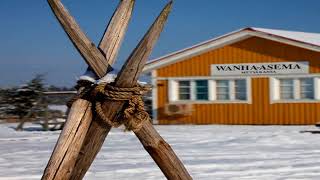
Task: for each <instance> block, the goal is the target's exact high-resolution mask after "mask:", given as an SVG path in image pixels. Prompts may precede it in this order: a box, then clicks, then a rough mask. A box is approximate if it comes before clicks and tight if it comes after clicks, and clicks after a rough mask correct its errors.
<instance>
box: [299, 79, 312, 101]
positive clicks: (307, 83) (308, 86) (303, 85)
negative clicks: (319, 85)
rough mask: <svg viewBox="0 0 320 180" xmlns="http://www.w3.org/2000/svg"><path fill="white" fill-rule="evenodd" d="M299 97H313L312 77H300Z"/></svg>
mask: <svg viewBox="0 0 320 180" xmlns="http://www.w3.org/2000/svg"><path fill="white" fill-rule="evenodd" d="M300 98H301V99H314V81H313V78H303V79H300Z"/></svg>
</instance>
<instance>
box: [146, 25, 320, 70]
mask: <svg viewBox="0 0 320 180" xmlns="http://www.w3.org/2000/svg"><path fill="white" fill-rule="evenodd" d="M250 37H260V38H264V39H268V40H272V41H276V42H281V43H284V44H289V45H292V46H296V47H301V48H305V49H308V50H312V51H316V52H320V46H317V45H313V44H310V43H307V42H302V41H297V40H294V39H289V38H286V37H282V36H278V35H274V34H269V33H266V32H263V31H259V30H257V29H254V28H244V29H240V30H238V31H235V32H231V33H229V34H226V35H223V36H220V37H218V38H215V39H212V40H209V41H206V42H203V43H200V44H197V45H195V46H192V47H189V48H186V49H183V50H180V51H177V52H174V53H171V54H169V55H166V56H163V57H160V58H157V59H155V60H152V61H150V62H148V63H147V64H146V65H145V67H144V69H143V72H149V71H151V70H154V69H158V68H161V67H164V66H168V65H170V64H173V63H177V62H180V61H183V60H185V59H188V58H191V57H194V56H196V55H199V54H202V53H204V52H208V51H211V50H214V49H217V48H220V47H223V46H226V45H229V44H233V43H235V42H239V41H242V40H244V39H247V38H250Z"/></svg>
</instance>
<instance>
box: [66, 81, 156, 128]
mask: <svg viewBox="0 0 320 180" xmlns="http://www.w3.org/2000/svg"><path fill="white" fill-rule="evenodd" d="M77 86H78V87H82V89H83V90H82V91H80V92H79V93H78V94H77V96H75V97H74V98H73V99H72V100H71V101H70V102H71V103H72V102H74V101H75V100H77V99H79V98H83V97H85V96H87V97H89V99H90V100H91V101H92V103H93V104H94V109H95V112H96V113H97V115H98V116H99V118H100V119H101V120H103V121H104V122H105V123H107V124H108V125H110V126H112V127H119V126H121V125H122V124H123V125H124V126H125V127H126V130H129V131H130V130H132V131H139V130H140V129H141V127H142V126H143V123H144V122H145V121H147V120H149V119H150V117H149V114H148V113H147V112H146V110H145V108H144V102H143V99H142V95H143V94H145V93H146V92H148V91H150V90H151V87H150V86H142V85H140V84H137V85H136V86H134V87H130V88H127V87H115V86H114V83H100V84H93V83H92V82H90V83H87V84H84V83H83V82H78V85H77ZM83 87H84V88H83ZM106 100H112V101H126V104H125V106H124V110H123V112H122V115H121V117H120V118H116V120H110V119H109V118H108V117H107V115H106V114H105V113H104V111H103V108H102V104H103V102H104V101H106ZM68 104H70V103H68Z"/></svg>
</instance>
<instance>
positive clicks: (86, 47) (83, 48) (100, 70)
mask: <svg viewBox="0 0 320 180" xmlns="http://www.w3.org/2000/svg"><path fill="white" fill-rule="evenodd" d="M48 3H49V5H50V7H51V9H52V11H53V12H54V14H55V16H56V18H57V19H58V20H59V22H60V24H61V26H62V27H63V29H64V30H65V32H66V33H67V35H68V36H69V39H70V40H71V41H72V43H73V44H74V46H75V47H76V48H77V50H78V51H79V53H80V54H81V56H82V57H83V59H84V60H85V61H86V62H87V64H89V66H90V67H91V68H92V70H93V71H94V72H95V73H96V74H97V75H98V76H99V77H102V76H104V75H105V73H106V67H108V62H107V60H106V58H105V57H104V56H103V54H102V53H101V52H100V51H99V49H98V48H97V47H96V46H95V44H94V43H93V42H92V41H91V40H90V39H89V38H88V37H87V36H86V35H85V33H84V32H83V31H82V30H81V29H80V27H79V25H78V24H77V22H76V21H75V19H74V18H73V17H72V16H71V15H70V13H69V12H68V10H67V9H66V8H65V7H64V6H63V4H62V3H61V1H60V0H48Z"/></svg>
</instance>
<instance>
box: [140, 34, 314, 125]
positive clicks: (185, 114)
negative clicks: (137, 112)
mask: <svg viewBox="0 0 320 180" xmlns="http://www.w3.org/2000/svg"><path fill="white" fill-rule="evenodd" d="M144 72H146V73H151V74H152V82H153V85H154V89H153V92H152V100H153V104H152V105H153V119H154V123H158V124H256V125H263V124H266V125H267V124H268V125H272V124H274V125H306V124H315V123H316V122H318V121H320V34H318V33H305V32H295V31H284V30H274V29H263V28H245V29H241V30H238V31H235V32H231V33H229V34H226V35H223V36H221V37H218V38H215V39H212V40H209V41H206V42H203V43H200V44H197V45H195V46H192V47H189V48H186V49H183V50H180V51H178V52H174V53H172V54H169V55H166V56H163V57H160V58H158V59H155V60H152V61H150V62H149V63H147V65H146V66H145V68H144Z"/></svg>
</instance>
